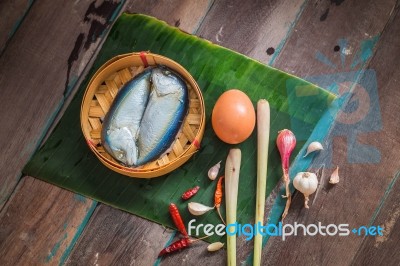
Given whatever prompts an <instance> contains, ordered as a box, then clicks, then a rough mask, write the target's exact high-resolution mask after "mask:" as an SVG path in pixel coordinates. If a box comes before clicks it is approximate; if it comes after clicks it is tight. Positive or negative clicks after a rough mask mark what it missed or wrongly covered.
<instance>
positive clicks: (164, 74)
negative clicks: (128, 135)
mask: <svg viewBox="0 0 400 266" xmlns="http://www.w3.org/2000/svg"><path fill="white" fill-rule="evenodd" d="M151 82H152V91H151V93H150V99H149V102H148V105H147V107H146V110H145V112H144V115H143V118H142V121H141V125H140V129H139V135H138V141H137V145H138V149H139V157H138V161H137V164H139V165H141V164H145V163H147V162H150V161H152V160H154V159H156V158H158V157H159V156H160V155H161V154H162V153H164V152H165V151H166V150H167V149H168V148H169V147H170V146H171V144H172V142H173V141H174V139H175V137H176V135H177V133H178V131H179V130H180V128H181V125H182V122H183V119H184V117H185V115H186V113H187V110H188V106H189V98H188V89H187V86H186V83H185V82H184V80H183V79H182V78H181V77H180V76H179V74H177V73H175V72H173V71H172V70H170V69H169V68H167V67H164V66H160V67H157V68H154V69H153V72H152V75H151Z"/></svg>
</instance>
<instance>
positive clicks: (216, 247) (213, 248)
mask: <svg viewBox="0 0 400 266" xmlns="http://www.w3.org/2000/svg"><path fill="white" fill-rule="evenodd" d="M223 246H224V243H221V242H215V243H212V244H210V245H208V247H207V250H208V251H210V252H212V251H217V250H220V249H221V248H222V247H223Z"/></svg>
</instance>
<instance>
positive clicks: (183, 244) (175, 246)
mask: <svg viewBox="0 0 400 266" xmlns="http://www.w3.org/2000/svg"><path fill="white" fill-rule="evenodd" d="M192 242H193V241H192V240H191V239H189V238H186V237H185V238H182V239H179V240H178V241H175V242H174V243H172V244H171V245H169V246H168V247H166V248H164V249H163V250H161V252H160V254H158V256H159V257H160V256H162V255H165V254H170V253H172V252H175V251H178V250H181V249H184V248H187V247H188V246H189V245H190V244H192Z"/></svg>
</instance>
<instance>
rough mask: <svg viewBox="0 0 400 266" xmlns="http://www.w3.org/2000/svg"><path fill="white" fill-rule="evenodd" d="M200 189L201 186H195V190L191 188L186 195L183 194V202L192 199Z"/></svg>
mask: <svg viewBox="0 0 400 266" xmlns="http://www.w3.org/2000/svg"><path fill="white" fill-rule="evenodd" d="M199 189H200V187H199V186H195V187H194V188H191V189H189V190H187V191H186V192H185V193H183V194H182V199H183V200H188V199H190V198H191V197H193V196H194V195H196V193H197V191H199Z"/></svg>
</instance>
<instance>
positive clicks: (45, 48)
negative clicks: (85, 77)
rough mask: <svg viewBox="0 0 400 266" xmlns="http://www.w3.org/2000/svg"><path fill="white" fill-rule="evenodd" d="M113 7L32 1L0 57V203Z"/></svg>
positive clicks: (107, 3) (115, 4) (106, 3)
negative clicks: (0, 124)
mask: <svg viewBox="0 0 400 266" xmlns="http://www.w3.org/2000/svg"><path fill="white" fill-rule="evenodd" d="M61 6H62V7H63V8H61ZM119 6H120V3H119V1H116V2H114V1H103V2H99V3H98V2H92V1H80V2H79V3H78V2H73V1H47V0H44V1H36V2H35V3H34V4H33V5H32V7H31V9H30V11H29V12H28V14H27V15H26V17H25V19H24V20H23V22H22V24H21V25H20V27H19V29H18V31H17V32H16V33H15V34H14V37H13V39H12V42H10V43H9V45H8V46H7V49H6V50H5V51H4V53H3V55H2V56H1V57H0V82H1V84H2V89H1V92H0V99H1V101H2V103H3V104H1V106H0V121H2V124H3V126H2V128H1V130H0V138H1V139H2V140H3V141H2V142H1V143H0V148H1V150H2V151H3V152H2V154H1V155H0V159H1V162H2V163H1V164H0V176H1V178H0V187H1V190H0V208H1V206H3V204H4V203H5V202H6V200H7V199H8V198H9V196H10V194H11V192H12V190H13V189H14V187H15V186H16V184H17V182H18V180H19V178H20V172H21V169H22V167H23V166H24V165H25V163H26V162H27V160H28V159H29V158H30V156H31V155H32V153H33V152H34V151H35V149H36V147H37V146H38V144H39V142H40V140H41V138H42V137H43V135H44V134H45V133H46V131H47V129H48V127H49V125H50V124H51V122H52V120H53V119H54V116H55V114H56V113H57V111H58V110H59V108H60V106H61V105H62V102H63V100H64V97H65V96H66V95H68V94H69V93H70V91H71V88H72V87H73V86H74V84H75V82H76V80H77V79H78V78H79V76H80V74H81V73H82V71H83V69H84V68H85V66H86V63H87V62H88V60H89V59H90V58H91V57H92V56H93V53H94V51H95V50H96V49H97V46H98V43H99V42H100V39H101V38H102V34H103V32H104V30H105V29H107V28H108V27H109V25H110V23H111V22H112V16H113V14H114V12H115V11H118V7H119ZM49 10H51V12H49ZM16 132H17V133H16Z"/></svg>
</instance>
